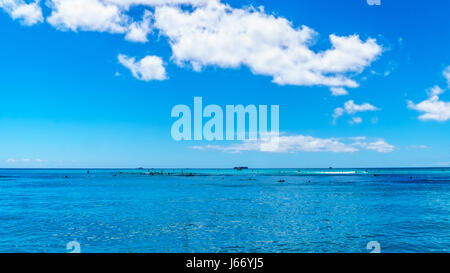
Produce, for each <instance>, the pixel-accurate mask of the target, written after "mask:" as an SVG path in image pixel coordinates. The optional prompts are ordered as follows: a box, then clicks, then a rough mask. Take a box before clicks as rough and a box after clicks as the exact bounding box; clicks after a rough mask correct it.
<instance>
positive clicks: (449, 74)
mask: <svg viewBox="0 0 450 273" xmlns="http://www.w3.org/2000/svg"><path fill="white" fill-rule="evenodd" d="M443 74H444V77H445V78H446V79H447V85H448V87H450V65H449V66H447V68H446V69H445V70H444V72H443Z"/></svg>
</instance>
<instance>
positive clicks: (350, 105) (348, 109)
mask: <svg viewBox="0 0 450 273" xmlns="http://www.w3.org/2000/svg"><path fill="white" fill-rule="evenodd" d="M378 110H380V109H379V108H377V107H375V106H373V105H372V104H370V103H367V102H366V103H363V104H356V103H355V102H354V101H353V100H349V101H347V102H345V103H344V107H338V108H336V109H334V112H333V121H334V122H336V120H337V119H338V118H340V117H341V116H342V115H344V114H345V113H347V114H349V115H353V114H356V113H359V112H368V111H378ZM355 121H356V122H355ZM358 121H359V122H358ZM353 122H355V123H361V122H362V119H358V118H356V120H355V119H353Z"/></svg>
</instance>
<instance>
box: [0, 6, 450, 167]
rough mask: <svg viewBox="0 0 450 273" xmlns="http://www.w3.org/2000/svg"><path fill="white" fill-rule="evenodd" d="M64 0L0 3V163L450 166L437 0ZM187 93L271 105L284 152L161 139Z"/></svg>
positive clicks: (445, 29) (449, 109)
mask: <svg viewBox="0 0 450 273" xmlns="http://www.w3.org/2000/svg"><path fill="white" fill-rule="evenodd" d="M71 1H72V0H55V1H40V2H37V3H35V2H33V1H22V0H0V9H2V11H0V35H1V37H2V38H1V43H0V60H1V62H0V94H1V99H0V167H4V168H12V167H91V168H92V167H139V166H144V167H156V168H158V167H233V166H236V165H245V166H251V167H328V166H335V167H396V166H405V167H407V166H448V165H450V156H449V155H450V143H449V140H448V135H449V133H450V126H449V122H450V120H449V119H450V116H449V115H450V114H449V113H450V106H449V103H448V102H449V101H450V92H448V89H449V82H447V78H448V80H450V69H449V70H447V69H448V67H449V66H450V54H449V51H448V48H449V44H450V35H449V34H450V32H449V29H450V21H449V20H448V11H449V10H450V3H449V2H448V1H436V2H433V4H430V3H428V2H425V1H415V0H413V1H407V2H406V1H383V0H382V2H381V5H380V6H369V5H367V3H366V1H364V0H349V1H326V0H315V1H312V0H311V1H309V0H302V1H256V0H255V1H222V2H220V3H219V2H216V4H215V5H218V6H217V7H219V8H217V7H216V9H214V8H208V7H205V6H208V5H211V1H210V4H207V3H206V4H205V3H204V2H205V1H204V0H197V1H194V0H180V1H184V3H185V4H184V5H181V6H180V5H178V3H177V2H180V1H175V0H168V1H159V3H166V2H170V3H168V4H162V5H156V6H155V5H154V3H155V2H158V1H154V0H145V1H135V0H83V1H80V2H85V3H84V4H83V5H82V6H81V7H82V8H83V9H86V10H81V12H80V13H77V12H75V11H74V9H73V7H74V6H71V4H72V5H73V3H70V2H71ZM72 2H73V1H72ZM212 2H215V1H212ZM130 3H131V4H132V5H128V4H130ZM136 3H139V4H136ZM143 3H144V4H143ZM224 4H229V7H227V9H228V11H227V13H224V14H221V13H220V12H218V11H217V9H220V8H223V7H224V6H223V5H224ZM250 6H252V7H254V8H253V9H252V8H250ZM260 6H263V7H264V9H261V8H259V7H260ZM146 12H147V13H146ZM177 12H181V13H177ZM183 12H184V13H183ZM194 12H203V13H204V14H206V16H208V17H207V18H208V20H206V22H205V20H203V21H202V20H198V17H195V16H194V15H193V13H194ZM146 15H147V16H146ZM182 16H185V17H183V18H184V19H186V20H189V23H190V24H186V23H185V22H184V23H180V22H181V19H183V18H181V17H182ZM218 16H221V17H220V18H216V17H218ZM180 18H181V19H180ZM205 18H206V17H205ZM178 19H180V21H177V20H178ZM196 20H197V21H196ZM286 22H291V24H290V25H289V23H286ZM177 24H178V25H177ZM302 26H305V27H303V28H302ZM199 28H201V29H202V31H206V32H207V33H213V34H212V35H211V36H206V35H204V33H203V32H202V33H199V32H198V29H199ZM230 30H232V31H231V32H230ZM235 30H236V31H235ZM250 30H252V31H254V32H252V31H250ZM309 30H311V31H312V30H313V31H314V32H315V34H311V33H310V32H309ZM215 31H219V32H220V31H222V32H220V33H219V34H220V35H215V34H214V32H215ZM230 33H231V34H230ZM255 33H256V34H255ZM297 35H298V36H297ZM302 35H306V36H308V37H309V36H310V38H311V39H310V40H309V41H306V42H305V41H303V40H302V39H303V38H302V37H303V36H302ZM330 35H334V36H333V37H338V38H337V39H340V38H342V41H341V44H342V45H341V47H338V48H337V49H336V48H334V49H335V50H334V51H333V45H332V44H331V40H330ZM352 35H357V40H356V38H355V37H356V36H352ZM351 37H353V40H352V38H351ZM208 39H209V40H208ZM188 40H192V44H189V43H188V42H187V41H188ZM244 41H245V42H244ZM280 41H282V43H286V44H283V46H280V47H277V46H276V45H275V46H274V44H277V43H280ZM247 42H248V44H247ZM211 43H212V44H214V46H211ZM305 49H307V50H308V53H305V54H306V55H305V56H307V57H308V58H306V57H304V56H303V55H301V54H303V53H298V52H300V51H301V52H304V50H305ZM297 50H298V51H297ZM302 50H303V51H302ZM327 50H328V51H330V56H329V58H328V57H327V56H324V55H323V54H322V53H324V52H326V51H327ZM231 53H232V54H231ZM227 54H228V55H227ZM119 55H122V56H126V60H127V61H128V62H124V61H123V60H122V62H120V61H119ZM147 56H150V57H153V58H151V59H148V62H147V63H145V64H144V63H143V62H140V61H141V60H142V59H144V58H146V57H147ZM265 56H269V57H274V58H272V59H270V58H269V60H270V61H266V62H262V61H261V60H265V59H264V58H265ZM132 58H134V61H133V59H132ZM284 58H286V59H284ZM296 58H298V59H296ZM305 58H306V59H308V61H304V59H305ZM294 59H295V60H297V61H295V62H294V61H292V60H294ZM158 61H160V63H158ZM197 66H200V67H197ZM133 69H134V70H135V72H136V74H135V75H133V73H132V70H133ZM446 72H449V73H446ZM446 75H447V76H446ZM446 77H447V78H446ZM349 81H351V83H350V82H349ZM355 84H356V85H357V86H352V85H355ZM433 87H435V88H434V89H432V88H433ZM331 88H335V89H334V90H342V89H338V88H343V89H344V90H346V92H347V93H348V94H347V95H341V96H334V95H333V94H332V92H331V91H330V89H331ZM438 88H439V89H438ZM445 91H447V92H445ZM194 96H202V97H203V103H204V104H205V105H207V104H217V105H220V106H222V107H223V108H225V105H227V104H233V105H235V104H243V105H248V104H255V105H259V104H262V105H280V131H281V132H282V136H284V138H283V141H285V143H284V145H285V146H284V147H285V148H286V149H284V150H280V151H275V152H264V151H260V150H257V149H247V148H246V146H244V145H243V143H240V142H238V141H231V142H230V141H228V142H227V141H222V142H213V143H210V142H208V141H180V142H177V141H175V140H173V139H172V137H171V135H170V129H171V126H172V124H173V122H174V121H175V120H176V119H174V118H171V116H170V112H171V109H172V107H173V106H175V105H177V104H186V105H189V106H191V107H193V98H194ZM336 109H340V110H336ZM335 113H341V115H338V116H336V115H335V117H337V118H335V117H333V115H334V114H335ZM212 144H213V145H212ZM208 145H209V146H208ZM194 146H195V147H203V148H200V149H194V148H193V147H194ZM208 147H214V148H208ZM226 147H239V148H238V149H237V150H238V152H236V151H234V152H228V150H227V148H226ZM341 147H344V149H342V148H341ZM345 147H346V148H348V147H350V148H352V149H353V150H352V151H351V152H349V149H345Z"/></svg>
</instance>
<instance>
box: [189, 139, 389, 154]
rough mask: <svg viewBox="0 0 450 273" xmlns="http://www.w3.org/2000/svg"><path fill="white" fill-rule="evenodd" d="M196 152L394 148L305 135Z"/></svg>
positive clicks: (383, 150) (382, 150) (209, 147)
mask: <svg viewBox="0 0 450 273" xmlns="http://www.w3.org/2000/svg"><path fill="white" fill-rule="evenodd" d="M191 148H193V149H196V150H218V151H222V152H226V153H240V152H244V151H259V152H272V153H298V152H333V153H354V152H358V151H360V149H361V148H362V149H366V150H372V151H376V152H380V153H388V152H392V151H394V149H395V146H393V145H391V144H388V143H387V142H386V141H385V140H383V139H376V140H374V141H367V140H366V138H365V137H364V138H361V137H358V138H348V139H344V140H340V139H337V138H317V137H312V136H305V135H286V136H272V137H270V138H262V139H260V140H256V141H255V140H245V141H243V142H241V143H236V144H231V145H228V146H226V145H204V146H192V147H191Z"/></svg>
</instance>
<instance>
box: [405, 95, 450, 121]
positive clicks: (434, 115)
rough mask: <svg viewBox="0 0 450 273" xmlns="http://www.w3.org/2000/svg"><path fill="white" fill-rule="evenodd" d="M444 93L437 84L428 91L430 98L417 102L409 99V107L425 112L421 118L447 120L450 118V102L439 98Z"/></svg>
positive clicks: (425, 119)
mask: <svg viewBox="0 0 450 273" xmlns="http://www.w3.org/2000/svg"><path fill="white" fill-rule="evenodd" d="M442 93H444V90H442V89H441V88H440V87H438V86H435V87H433V88H431V89H430V90H429V91H428V99H426V100H424V101H422V102H419V103H417V104H415V103H413V102H412V101H408V108H409V109H412V110H416V111H419V112H423V114H422V115H420V116H419V119H420V120H423V121H428V120H435V121H447V120H449V119H450V102H445V101H441V100H439V95H440V94H442Z"/></svg>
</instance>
